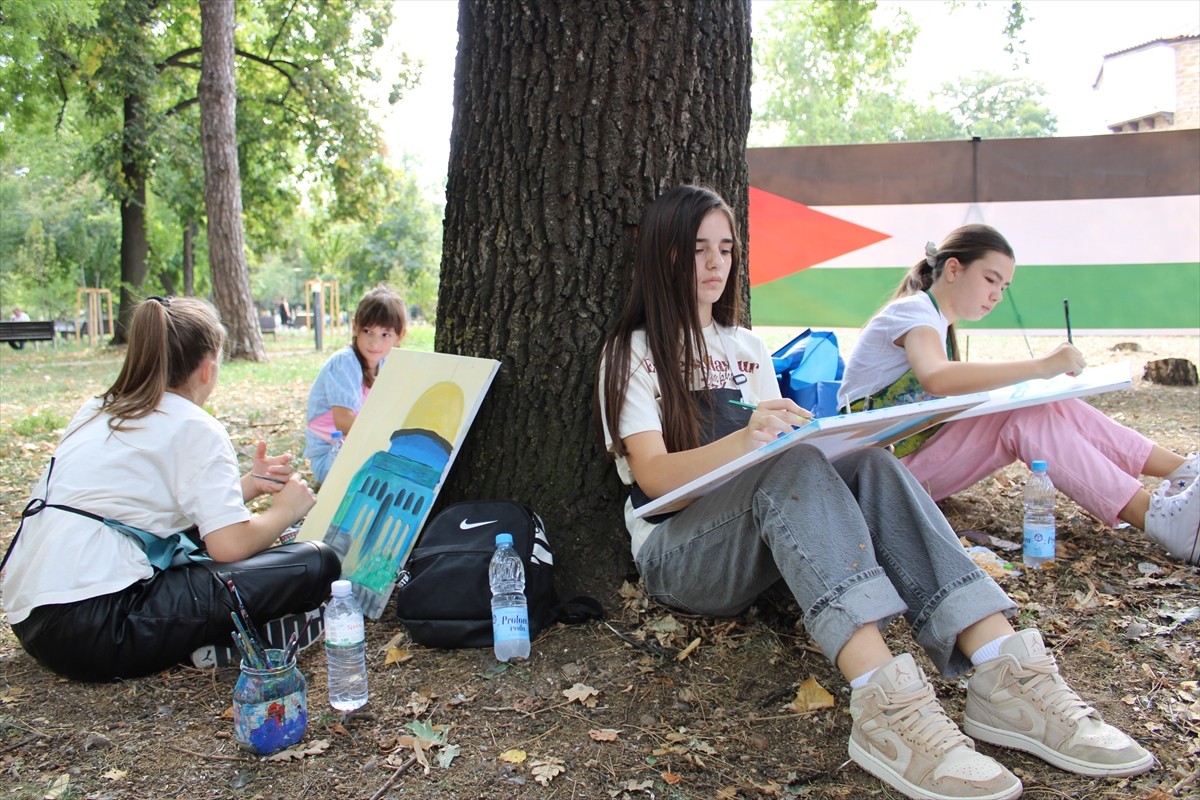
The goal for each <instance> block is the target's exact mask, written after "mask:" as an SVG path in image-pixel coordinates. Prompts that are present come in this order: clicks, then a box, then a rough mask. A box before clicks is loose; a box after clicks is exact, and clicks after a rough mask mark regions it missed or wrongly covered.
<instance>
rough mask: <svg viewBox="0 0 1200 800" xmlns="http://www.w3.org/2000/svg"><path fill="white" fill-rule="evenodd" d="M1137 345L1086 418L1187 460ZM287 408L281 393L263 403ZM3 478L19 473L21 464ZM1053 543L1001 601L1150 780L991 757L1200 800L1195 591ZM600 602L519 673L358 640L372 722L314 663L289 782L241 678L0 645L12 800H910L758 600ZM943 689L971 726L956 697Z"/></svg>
mask: <svg viewBox="0 0 1200 800" xmlns="http://www.w3.org/2000/svg"><path fill="white" fill-rule="evenodd" d="M1128 341H1130V342H1132V343H1133V345H1134V346H1137V347H1138V348H1139V349H1137V350H1132V349H1117V347H1118V345H1119V344H1120V340H1112V339H1093V338H1091V337H1089V338H1088V339H1085V340H1082V341H1081V346H1082V347H1084V348H1085V351H1086V352H1087V353H1088V357H1089V360H1090V361H1091V362H1092V363H1102V362H1104V361H1108V360H1113V359H1128V360H1130V361H1131V362H1132V364H1133V368H1134V376H1135V379H1134V388H1133V389H1132V390H1130V391H1125V392H1119V393H1112V394H1108V395H1103V396H1100V397H1097V398H1095V399H1094V403H1095V405H1096V406H1098V407H1099V408H1101V409H1102V410H1104V411H1105V412H1107V413H1109V414H1111V415H1112V416H1114V417H1115V418H1117V419H1118V420H1120V421H1122V422H1124V423H1125V424H1127V425H1130V426H1131V427H1134V428H1136V429H1138V430H1140V431H1142V432H1143V433H1145V434H1147V435H1148V436H1150V437H1151V438H1153V439H1155V440H1156V441H1158V442H1159V443H1161V444H1163V445H1165V446H1167V447H1170V448H1173V449H1175V450H1178V451H1182V452H1188V451H1194V450H1196V449H1197V444H1198V442H1200V392H1198V391H1197V389H1196V388H1164V387H1157V386H1153V385H1150V384H1147V383H1144V382H1143V381H1141V379H1140V376H1141V372H1142V364H1143V363H1144V362H1145V361H1147V360H1151V359H1155V358H1161V357H1165V356H1181V357H1185V358H1189V359H1190V360H1192V361H1193V362H1195V361H1197V360H1198V359H1197V356H1198V355H1200V354H1198V353H1197V352H1196V349H1197V348H1196V342H1197V339H1196V338H1195V337H1185V338H1182V339H1176V338H1170V339H1168V338H1163V339H1157V338H1156V339H1150V338H1145V337H1143V338H1132V337H1131V338H1130V339H1129V340H1128ZM846 344H847V343H846V342H843V346H845V345H846ZM1002 346H1007V347H1009V348H1010V349H1011V344H1010V345H1003V344H1002V343H998V342H995V341H990V340H989V337H973V339H972V343H971V357H972V359H977V358H986V357H987V350H988V348H989V347H1002ZM1022 347H1023V345H1022ZM1008 355H1009V357H1012V356H1013V355H1014V354H1013V353H1011V352H1009V353H1008ZM1018 355H1019V354H1018ZM295 400H296V398H295V397H289V396H287V394H286V393H284V394H283V395H281V396H280V398H278V399H276V400H273V401H269V402H279V403H295ZM281 418H282V419H284V421H285V422H286V421H287V420H288V418H287V416H286V415H283V416H282V417H281ZM222 420H223V421H224V422H225V423H226V424H227V425H228V426H229V427H230V429H231V431H232V432H233V433H234V438H235V441H238V440H239V436H241V435H243V434H245V433H246V431H245V430H242V431H240V432H239V430H238V429H239V427H241V428H245V427H246V426H252V425H253V424H254V423H253V422H252V421H251V420H248V419H246V418H244V417H243V418H237V417H236V416H231V417H225V416H222ZM35 455H36V457H38V458H41V457H42V454H41V453H40V452H39V453H37V454H35ZM5 457H6V458H14V457H21V453H20V451H19V450H14V449H12V448H10V449H8V450H7V451H6V455H5ZM31 457H33V456H32V455H31ZM1023 476H1024V468H1023V467H1011V468H1009V469H1007V470H1005V471H1003V472H1001V473H999V474H998V475H997V476H995V477H993V478H990V479H987V480H984V481H982V482H980V483H979V484H977V485H976V486H974V487H972V488H970V489H969V490H967V491H964V492H962V493H961V494H960V495H958V496H957V497H955V498H953V499H951V500H949V501H947V502H945V503H944V504H943V510H944V511H945V513H946V515H947V517H948V518H949V519H950V521H951V523H952V524H953V525H954V527H955V529H956V530H959V531H980V532H983V533H985V534H988V535H992V536H996V537H1000V538H1002V539H1007V540H1017V541H1019V538H1020V534H1019V528H1020V497H1019V494H1020V486H1021V482H1022V480H1023ZM1148 485H1152V484H1150V482H1148ZM24 502H25V498H24V497H17V496H15V495H13V494H12V493H10V494H8V495H5V496H3V497H2V498H0V530H2V531H3V533H2V534H0V544H2V545H5V546H6V545H7V541H8V539H9V538H10V537H11V535H12V530H13V528H14V527H15V524H14V518H15V516H16V514H17V513H19V510H20V508H21V506H22V505H23V504H24ZM1058 523H1059V557H1060V563H1059V564H1058V565H1056V567H1054V568H1050V569H1047V570H1044V571H1041V572H1032V573H1030V572H1026V573H1025V574H1022V575H1020V576H1011V575H1009V576H1007V577H1004V578H1002V579H1001V582H1002V585H1003V586H1004V587H1005V588H1006V589H1007V590H1008V591H1009V593H1010V594H1011V595H1012V596H1013V597H1014V598H1015V599H1016V600H1017V601H1018V603H1019V604H1020V606H1021V612H1020V622H1021V624H1022V625H1036V626H1038V627H1039V628H1040V629H1041V630H1042V631H1043V633H1044V634H1045V636H1046V638H1047V641H1048V643H1049V644H1050V645H1052V646H1053V648H1054V651H1055V653H1056V655H1057V657H1058V659H1059V662H1060V664H1061V666H1062V669H1063V672H1064V674H1065V675H1066V676H1067V678H1068V679H1069V681H1070V682H1071V683H1072V684H1073V686H1074V687H1075V688H1076V689H1077V690H1078V691H1079V692H1080V694H1082V695H1083V696H1084V697H1085V698H1087V699H1089V700H1090V701H1091V702H1092V703H1093V704H1094V705H1095V706H1096V707H1097V708H1098V709H1099V710H1100V711H1101V712H1102V713H1103V715H1104V716H1105V718H1106V719H1108V720H1109V721H1111V722H1113V723H1115V724H1117V725H1119V726H1121V727H1122V728H1124V729H1125V730H1126V731H1128V732H1129V733H1131V734H1132V735H1133V736H1135V737H1136V738H1138V739H1139V740H1140V741H1141V742H1142V743H1143V744H1145V745H1146V746H1147V747H1148V748H1149V749H1151V750H1152V751H1153V752H1154V754H1155V755H1156V757H1157V759H1158V764H1157V766H1156V768H1155V769H1154V770H1153V771H1151V772H1150V773H1148V774H1146V775H1142V776H1138V777H1135V778H1130V779H1108V780H1106V779H1089V778H1083V777H1079V776H1075V775H1069V774H1067V773H1064V772H1061V771H1059V770H1057V769H1054V768H1052V767H1049V766H1047V765H1045V764H1043V763H1042V762H1040V761H1038V760H1036V759H1034V758H1033V757H1031V756H1026V755H1024V754H1021V753H1017V752H1015V751H1004V750H1000V749H997V748H993V747H990V746H988V745H980V749H981V750H983V751H984V752H987V753H988V754H990V755H993V756H996V757H997V758H999V759H1000V760H1001V761H1002V762H1003V763H1005V764H1006V765H1008V766H1009V767H1010V768H1012V769H1013V770H1014V771H1016V772H1017V774H1018V775H1019V776H1020V777H1021V778H1022V780H1023V781H1024V782H1025V786H1026V793H1025V796H1026V797H1032V798H1074V797H1088V798H1122V800H1126V799H1127V798H1158V799H1160V800H1162V799H1165V798H1168V797H1198V796H1200V775H1198V772H1197V769H1198V767H1197V764H1198V762H1200V686H1198V683H1197V681H1198V679H1200V674H1198V668H1197V663H1198V661H1200V646H1198V645H1197V634H1198V632H1200V623H1198V622H1197V620H1198V619H1200V570H1197V569H1196V568H1192V567H1186V566H1182V565H1180V564H1179V563H1178V562H1175V561H1173V560H1171V559H1170V558H1168V557H1166V556H1165V554H1164V553H1163V552H1162V551H1161V550H1160V549H1158V548H1157V547H1155V546H1154V545H1152V544H1150V543H1149V542H1147V541H1146V540H1145V539H1144V538H1143V537H1142V536H1141V535H1140V533H1138V532H1137V531H1134V530H1130V529H1128V528H1125V529H1120V530H1113V529H1111V528H1109V527H1108V526H1106V525H1103V524H1101V523H1099V522H1097V521H1096V520H1094V519H1092V518H1091V517H1089V516H1088V515H1087V514H1085V513H1084V512H1082V511H1081V510H1080V509H1079V508H1078V507H1077V506H1075V505H1074V504H1073V503H1071V502H1070V501H1067V500H1066V499H1065V498H1062V497H1061V496H1060V503H1059V506H1058ZM550 533H551V536H552V537H553V535H554V531H551V532H550ZM993 550H995V551H996V552H998V553H999V554H1001V555H1004V551H1002V550H997V549H996V548H993ZM1015 560H1016V561H1017V562H1019V553H1018V554H1017V555H1016V556H1015ZM569 590H570V587H563V591H564V593H566V592H568V591H569ZM601 600H602V601H603V602H604V603H605V606H606V608H607V609H608V612H609V614H608V617H607V619H606V620H605V621H604V622H600V623H593V624H588V625H585V626H580V627H574V628H566V627H562V626H559V627H557V628H555V629H552V630H551V631H549V632H547V633H545V634H544V635H543V636H541V638H539V639H538V640H537V641H536V642H535V643H534V646H533V653H532V657H531V658H530V659H529V660H528V661H526V662H521V663H514V664H510V665H507V666H506V665H498V664H497V662H496V661H495V659H494V658H493V657H492V655H491V652H490V650H459V651H436V650H430V649H426V648H423V647H420V646H415V645H412V644H411V643H409V642H408V640H407V639H406V637H405V636H404V635H403V633H402V630H401V629H400V628H399V626H398V625H397V623H396V622H395V621H394V620H393V619H392V618H391V615H390V614H385V616H384V617H383V618H382V619H380V620H378V621H376V622H372V623H369V624H368V639H369V654H368V657H369V665H370V681H371V686H370V688H371V701H370V703H369V705H368V706H367V707H366V708H365V709H364V710H363V711H361V712H359V713H356V714H354V715H351V716H349V717H344V718H343V717H341V716H339V715H337V714H336V713H334V712H333V711H332V710H331V709H330V708H329V706H328V703H327V693H326V689H325V677H326V676H325V669H324V658H323V655H322V653H321V651H320V648H319V647H317V648H312V649H310V650H308V651H306V652H304V653H302V654H301V656H300V666H301V669H302V671H303V673H304V675H305V676H306V678H307V681H308V707H309V713H310V719H309V728H308V733H307V736H306V737H305V739H304V742H303V747H302V748H300V749H298V750H296V751H294V752H290V753H288V754H287V759H286V760H267V759H263V758H257V757H252V756H249V755H246V754H243V753H241V752H239V750H238V749H237V747H236V745H235V743H234V742H233V739H232V720H231V713H232V712H231V699H230V696H231V692H232V689H233V684H234V681H235V679H236V677H237V673H236V670H221V671H202V670H197V669H192V668H184V667H180V668H177V669H174V670H171V671H168V672H165V673H162V674H160V675H157V676H154V677H150V678H146V679H142V680H136V681H125V682H117V683H112V684H106V685H89V684H79V683H71V682H67V681H64V680H61V679H59V678H57V677H55V676H54V675H52V674H50V673H48V672H46V671H45V670H43V669H42V668H41V667H39V666H38V665H37V664H36V663H35V662H34V661H33V660H32V659H31V658H29V657H28V656H27V655H26V654H25V653H24V652H23V651H22V650H21V649H20V647H19V645H18V644H17V643H16V641H15V639H14V637H13V635H12V630H11V629H10V628H9V627H8V626H7V625H0V768H2V772H3V774H2V777H0V794H4V795H6V796H9V797H16V798H43V797H49V798H95V799H96V800H110V799H111V800H118V799H120V800H126V799H127V798H247V799H248V800H250V799H254V798H262V799H263V800H268V799H269V798H307V799H309V800H320V799H323V798H362V799H363V800H367V799H369V800H382V799H383V798H393V799H399V798H435V797H436V798H463V799H465V798H562V799H563V800H566V798H616V799H624V798H636V799H637V800H642V799H643V798H644V799H645V800H662V799H664V798H675V799H679V800H682V799H684V798H687V799H689V800H690V799H699V798H724V799H725V800H731V799H732V798H758V797H766V798H800V797H805V798H868V797H884V798H887V797H899V795H898V794H896V793H895V792H893V791H891V790H890V789H888V788H887V787H885V786H884V785H883V784H881V783H880V782H878V781H876V780H875V779H873V778H871V777H869V776H868V775H866V774H865V773H864V772H862V771H861V770H859V769H858V768H857V767H856V766H854V765H853V764H849V763H847V760H846V758H847V756H846V740H847V737H848V734H849V726H850V719H849V715H848V714H847V702H848V691H847V688H846V686H845V684H844V682H843V681H842V680H841V678H840V677H839V676H838V675H837V673H836V672H835V670H834V669H833V668H832V667H831V666H830V665H829V663H828V662H827V661H826V660H825V659H824V658H823V657H822V656H821V655H820V654H819V653H818V652H816V650H815V648H814V647H813V646H812V644H811V642H810V640H809V639H808V637H807V635H806V634H805V632H804V629H803V627H802V626H801V625H800V624H799V622H798V611H797V609H796V607H795V606H794V604H791V603H789V602H786V601H784V600H770V601H763V602H761V603H760V604H759V605H757V606H755V607H754V608H753V609H751V610H750V611H749V612H747V613H746V614H744V615H742V616H741V617H738V618H736V619H730V620H717V619H708V618H689V617H685V616H682V615H680V614H672V613H670V612H669V611H667V610H666V609H664V608H661V607H657V606H653V605H648V604H647V603H646V602H645V600H644V599H643V597H642V596H641V593H640V591H639V589H638V587H637V586H635V585H628V584H627V585H625V586H622V587H618V586H613V587H612V591H611V593H610V594H609V595H608V596H606V597H602V598H601ZM398 634H399V636H397V635H398ZM888 635H889V640H890V641H891V642H892V643H893V645H894V648H895V649H896V650H897V651H899V650H901V649H909V650H911V649H914V646H913V644H912V642H911V640H910V639H909V638H908V636H907V633H906V631H905V629H904V626H903V624H902V623H898V624H895V625H893V626H892V628H891V629H890V630H889V632H888ZM918 658H919V659H922V663H923V664H924V665H925V667H926V670H927V671H930V672H932V670H931V667H930V666H929V664H928V662H927V661H924V660H923V659H924V656H923V655H920V656H918ZM389 662H390V663H389ZM810 681H812V682H815V684H817V685H818V686H819V687H822V688H823V689H824V690H827V691H828V692H829V693H830V695H831V700H832V704H833V705H832V707H831V708H816V709H815V710H808V706H809V703H812V704H814V705H817V706H820V705H822V703H821V702H820V700H819V698H820V697H821V693H820V692H818V691H815V690H813V686H812V683H811V682H810ZM935 685H936V688H937V692H938V695H939V697H940V698H941V699H942V701H943V703H944V705H945V707H946V708H947V710H948V712H949V713H950V714H951V716H952V717H955V718H956V719H960V718H961V714H962V708H963V700H964V682H962V681H946V680H941V679H935Z"/></svg>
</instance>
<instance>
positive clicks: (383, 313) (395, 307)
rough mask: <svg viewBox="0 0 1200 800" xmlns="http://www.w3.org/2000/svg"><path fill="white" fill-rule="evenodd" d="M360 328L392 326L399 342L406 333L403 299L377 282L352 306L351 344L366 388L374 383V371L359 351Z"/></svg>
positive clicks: (406, 322)
mask: <svg viewBox="0 0 1200 800" xmlns="http://www.w3.org/2000/svg"><path fill="white" fill-rule="evenodd" d="M363 328H391V329H392V330H394V331H395V332H396V341H397V342H399V341H400V340H402V339H403V338H404V335H405V334H406V333H407V332H408V312H407V310H406V309H405V307H404V298H403V297H401V296H400V295H398V294H396V292H394V291H392V290H391V289H389V288H388V287H386V286H384V285H382V284H380V285H379V286H376V287H375V288H374V289H372V290H370V291H369V292H367V293H366V294H364V295H363V298H362V300H359V301H358V307H357V308H355V309H354V324H353V326H352V327H351V332H350V347H351V348H353V350H354V355H355V356H356V357H357V358H358V365H359V366H360V367H362V374H363V385H365V386H366V387H367V388H368V389H369V388H371V387H372V386H374V385H375V372H374V371H373V370H371V369H370V368H369V367H367V360H366V359H365V358H363V354H362V353H360V352H358V332H359V331H360V330H362V329H363Z"/></svg>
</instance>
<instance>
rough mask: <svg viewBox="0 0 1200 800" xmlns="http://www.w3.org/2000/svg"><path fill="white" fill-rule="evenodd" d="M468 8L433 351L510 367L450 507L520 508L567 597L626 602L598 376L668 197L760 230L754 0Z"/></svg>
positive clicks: (479, 2)
mask: <svg viewBox="0 0 1200 800" xmlns="http://www.w3.org/2000/svg"><path fill="white" fill-rule="evenodd" d="M459 8H460V10H459V35H460V42H459V48H458V62H457V66H456V75H455V90H454V95H455V96H454V108H455V112H454V125H453V132H452V134H451V145H450V165H449V181H448V185H447V192H446V195H447V205H446V220H445V231H444V243H443V256H442V278H441V287H440V291H439V295H438V317H437V341H436V347H437V350H438V351H439V352H447V353H457V354H462V355H470V356H480V357H489V358H496V359H499V360H500V361H501V363H502V367H501V370H500V372H499V374H498V376H497V378H496V381H495V383H494V384H493V386H492V389H491V391H490V393H489V395H488V398H487V400H486V401H485V403H484V404H483V406H482V408H481V409H480V412H479V415H478V417H477V418H476V420H475V423H474V426H473V428H472V431H471V433H470V435H469V436H468V438H467V440H466V442H465V444H464V447H463V452H462V453H461V454H460V455H459V458H458V460H457V461H456V466H455V468H454V470H453V472H452V474H451V476H450V478H449V481H448V483H447V485H446V487H445V489H444V490H443V492H442V497H441V501H440V505H444V504H445V503H447V502H450V501H453V500H459V499H465V498H510V499H515V500H520V501H523V502H525V503H527V504H529V505H530V506H531V507H533V508H534V509H535V510H537V511H538V512H539V513H541V514H542V515H543V517H544V518H545V520H546V523H547V527H548V529H549V532H550V535H551V542H552V543H554V544H555V545H556V550H557V551H558V553H559V558H558V562H559V564H560V572H559V574H560V576H561V577H562V580H563V582H564V584H573V585H574V586H575V587H576V588H582V589H584V590H587V591H593V592H596V591H601V592H602V591H605V590H611V589H612V588H613V587H614V586H615V581H616V580H619V578H620V576H622V575H624V574H626V573H627V572H628V571H629V568H630V567H631V561H630V556H629V537H628V534H627V533H626V532H625V527H624V523H623V520H622V506H623V503H624V498H625V497H626V495H627V492H626V490H625V489H624V488H622V487H621V486H620V484H619V482H618V480H617V477H616V470H615V469H614V468H613V466H612V464H611V462H609V461H608V459H607V458H606V457H605V454H604V452H603V448H602V445H601V444H600V443H599V442H598V440H597V435H596V431H595V428H594V426H593V422H592V389H593V385H594V373H595V366H596V359H597V356H598V353H599V349H600V344H601V340H602V339H603V337H604V335H605V334H606V333H607V331H608V329H609V327H610V326H611V324H612V322H613V320H614V319H615V317H616V315H617V312H618V310H619V309H620V307H621V304H622V303H623V301H624V299H625V296H626V293H627V291H628V287H629V282H630V275H631V272H632V262H633V258H632V255H633V247H634V237H635V234H636V226H637V223H638V221H639V219H640V217H641V215H642V212H643V211H644V210H645V208H646V206H647V205H648V204H649V203H650V202H651V201H652V200H653V199H654V198H656V197H657V196H658V195H660V194H661V193H662V192H663V191H665V190H666V189H668V188H670V187H672V186H674V185H676V184H679V183H685V182H699V183H705V184H708V185H710V186H712V187H713V188H715V189H716V190H717V191H718V192H720V193H721V194H722V195H723V196H724V197H725V198H726V199H727V200H728V201H729V202H730V203H731V205H732V206H733V207H734V209H735V210H737V212H738V216H739V225H740V227H741V230H742V231H743V232H744V231H745V230H746V208H747V203H748V170H747V166H746V159H745V147H746V135H747V131H748V130H749V125H750V9H749V3H748V1H747V0H638V1H637V2H631V0H596V2H591V3H577V2H575V0H524V1H522V0H462V2H461V3H460V7H459ZM744 283H745V285H746V286H747V296H746V300H747V301H748V286H749V281H745V282H744ZM745 307H747V308H748V307H749V303H748V302H746V303H745Z"/></svg>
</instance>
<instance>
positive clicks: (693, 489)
mask: <svg viewBox="0 0 1200 800" xmlns="http://www.w3.org/2000/svg"><path fill="white" fill-rule="evenodd" d="M987 398H988V395H987V393H986V392H980V393H978V394H967V395H961V396H959V397H944V398H941V399H938V400H927V401H925V402H922V403H910V404H908V405H903V406H892V407H890V408H878V409H874V410H872V411H858V412H856V413H853V414H842V415H839V416H836V417H822V418H821V419H814V420H813V421H812V422H810V423H808V424H807V425H805V426H803V427H801V428H796V429H795V430H793V431H792V432H791V433H787V434H784V435H783V436H780V437H779V438H778V439H776V440H775V441H773V442H770V443H768V444H765V445H763V446H762V447H760V448H758V449H757V450H755V451H753V452H751V453H747V454H746V455H744V456H741V457H740V458H736V459H734V460H733V461H730V462H729V463H728V464H725V465H724V466H722V467H718V468H717V469H715V470H713V471H712V472H709V473H708V474H706V475H701V476H700V477H699V478H696V479H695V480H693V481H689V482H688V483H685V484H684V485H683V486H680V487H679V488H678V489H675V490H674V491H671V492H667V493H666V494H664V495H663V496H662V497H659V498H657V499H655V500H653V501H651V502H649V503H647V504H646V505H644V506H641V507H640V508H637V509H635V510H634V514H636V515H637V516H638V517H647V516H654V515H655V514H665V513H667V512H670V511H678V510H679V509H681V508H683V507H684V506H686V505H688V503H690V502H691V501H692V500H695V499H696V498H697V497H702V496H704V495H706V494H708V493H709V492H711V491H712V490H714V489H716V488H717V487H718V486H720V485H722V484H723V483H725V482H726V481H728V480H729V479H730V478H732V477H734V476H735V475H738V474H740V473H741V472H743V471H744V470H747V469H749V468H750V467H752V466H754V465H755V464H761V463H762V462H763V461H766V460H767V459H768V458H773V457H774V456H776V455H778V454H780V453H782V452H783V451H785V450H790V449H791V448H793V447H795V446H796V445H799V444H811V445H812V446H814V447H816V448H817V449H819V450H820V451H821V452H822V453H824V454H825V456H826V457H827V458H830V459H834V458H837V457H838V456H841V455H844V454H846V453H849V452H850V451H852V450H858V449H860V448H863V447H884V446H887V445H889V444H892V443H893V442H898V441H900V440H901V439H903V438H904V437H906V436H911V435H912V434H914V433H918V432H920V431H923V430H925V429H926V428H928V427H930V426H931V425H936V424H938V423H939V422H945V421H946V420H947V419H949V418H951V417H953V416H955V415H957V414H958V413H959V412H961V411H962V410H963V409H964V408H970V407H971V406H974V405H978V404H979V403H982V402H984V401H985V400H987Z"/></svg>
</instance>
